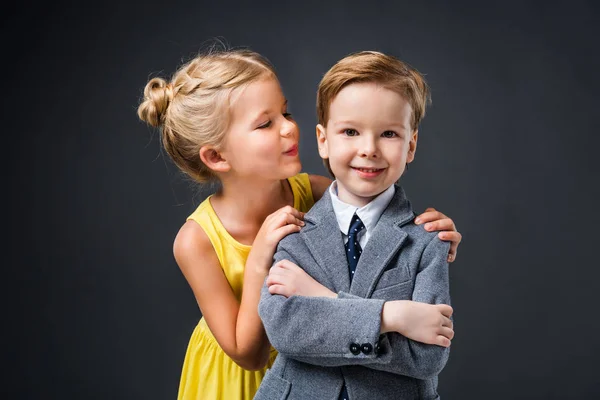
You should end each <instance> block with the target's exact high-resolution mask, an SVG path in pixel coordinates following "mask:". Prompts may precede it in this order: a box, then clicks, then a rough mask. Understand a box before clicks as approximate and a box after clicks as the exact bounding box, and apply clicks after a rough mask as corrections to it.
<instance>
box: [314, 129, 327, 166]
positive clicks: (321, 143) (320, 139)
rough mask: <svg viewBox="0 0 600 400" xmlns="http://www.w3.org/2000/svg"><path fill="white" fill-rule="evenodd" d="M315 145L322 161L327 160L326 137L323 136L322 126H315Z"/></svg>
mask: <svg viewBox="0 0 600 400" xmlns="http://www.w3.org/2000/svg"><path fill="white" fill-rule="evenodd" d="M317 145H318V147H319V155H320V156H321V158H322V159H324V160H325V159H327V158H329V151H328V149H327V136H326V135H325V128H324V127H323V125H321V124H318V125H317Z"/></svg>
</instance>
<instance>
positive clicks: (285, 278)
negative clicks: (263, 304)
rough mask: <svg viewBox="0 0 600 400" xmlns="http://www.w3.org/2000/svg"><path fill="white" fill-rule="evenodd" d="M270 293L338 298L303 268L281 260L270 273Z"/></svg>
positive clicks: (268, 278) (268, 282)
mask: <svg viewBox="0 0 600 400" xmlns="http://www.w3.org/2000/svg"><path fill="white" fill-rule="evenodd" d="M267 286H268V288H269V293H271V294H280V295H282V296H285V297H290V296H294V295H296V296H313V297H337V295H336V294H335V293H333V292H332V291H331V290H329V289H327V288H326V287H325V286H323V285H321V284H320V283H319V282H317V281H316V280H314V279H313V278H312V277H311V276H310V275H308V274H307V273H306V271H304V270H303V269H302V268H300V267H299V266H297V265H296V264H294V263H293V262H291V261H288V260H281V261H279V262H277V263H275V265H273V267H271V270H270V271H269V276H268V277H267Z"/></svg>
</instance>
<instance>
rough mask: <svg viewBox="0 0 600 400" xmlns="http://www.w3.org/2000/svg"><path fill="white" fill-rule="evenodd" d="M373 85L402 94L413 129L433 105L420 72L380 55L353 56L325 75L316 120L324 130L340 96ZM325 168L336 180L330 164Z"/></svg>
mask: <svg viewBox="0 0 600 400" xmlns="http://www.w3.org/2000/svg"><path fill="white" fill-rule="evenodd" d="M363 82H374V83H377V84H380V85H382V86H383V87H385V88H386V89H389V90H392V91H394V92H396V93H398V94H400V95H401V96H402V97H403V98H404V99H405V100H406V101H408V103H409V104H410V105H411V107H412V118H411V129H412V130H413V131H414V130H416V129H417V128H418V127H419V124H420V123H421V121H422V119H423V118H424V117H425V108H426V106H427V104H428V103H431V96H430V91H429V86H428V85H427V82H426V81H425V78H424V77H423V75H421V73H419V71H417V70H416V69H414V68H413V67H411V66H410V65H408V64H407V63H405V62H403V61H401V60H399V59H397V58H396V57H393V56H389V55H386V54H383V53H380V52H377V51H362V52H358V53H352V54H350V55H348V56H346V57H344V58H343V59H341V60H340V61H338V62H337V63H335V65H334V66H333V67H331V68H330V69H329V71H327V73H325V75H324V76H323V79H321V82H320V83H319V89H318V91H317V120H318V121H319V124H321V125H323V126H324V127H326V126H327V121H328V120H329V108H330V106H331V103H332V102H333V100H334V99H335V97H336V96H337V95H338V93H339V92H340V91H341V90H342V89H343V88H344V87H346V86H348V85H350V84H352V83H363ZM323 163H324V164H325V167H327V170H328V171H329V173H330V174H331V176H335V175H334V174H333V172H332V171H331V168H330V166H329V160H327V159H325V160H323Z"/></svg>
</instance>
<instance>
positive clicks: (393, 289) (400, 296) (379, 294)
mask: <svg viewBox="0 0 600 400" xmlns="http://www.w3.org/2000/svg"><path fill="white" fill-rule="evenodd" d="M371 298H372V299H381V300H410V299H411V298H412V281H411V280H407V281H404V282H400V283H396V284H395V285H390V286H386V287H383V288H379V287H378V288H377V289H375V290H374V291H373V293H372V294H371Z"/></svg>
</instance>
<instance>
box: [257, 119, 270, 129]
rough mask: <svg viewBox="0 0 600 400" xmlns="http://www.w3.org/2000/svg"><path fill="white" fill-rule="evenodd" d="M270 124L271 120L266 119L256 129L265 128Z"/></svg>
mask: <svg viewBox="0 0 600 400" xmlns="http://www.w3.org/2000/svg"><path fill="white" fill-rule="evenodd" d="M270 126H271V121H270V120H269V121H267V122H265V123H264V124H262V125H260V126H259V127H258V128H257V129H266V128H268V127H270Z"/></svg>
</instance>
